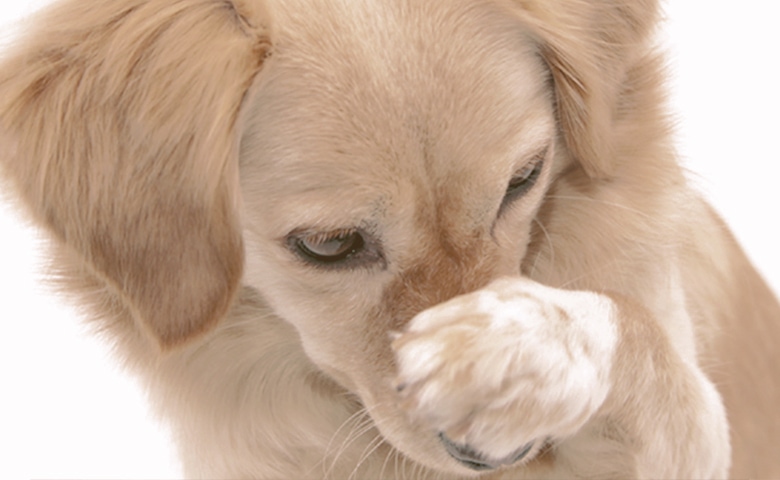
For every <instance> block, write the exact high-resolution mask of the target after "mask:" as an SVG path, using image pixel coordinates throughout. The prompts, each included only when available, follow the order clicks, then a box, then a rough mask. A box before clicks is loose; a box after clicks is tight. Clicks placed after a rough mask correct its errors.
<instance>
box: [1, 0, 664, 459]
mask: <svg viewBox="0 0 780 480" xmlns="http://www.w3.org/2000/svg"><path fill="white" fill-rule="evenodd" d="M264 3H267V4H268V5H263V8H261V4H264ZM655 10H656V5H655V2H654V1H650V0H648V1H633V2H621V1H617V0H597V1H592V2H581V1H579V0H555V1H547V0H545V1H541V0H540V1H531V0H529V1H524V0H523V1H521V0H514V1H510V0H457V1H450V0H447V1H438V0H437V1H428V0H426V1H416V0H403V1H400V2H373V1H371V2H346V1H344V2H340V1H337V2H318V1H306V0H300V1H284V2H283V1H270V0H269V1H268V2H262V1H260V0H257V1H251V0H240V1H239V0H233V1H231V2H227V1H224V0H220V1H216V0H198V1H193V2H170V1H167V0H127V1H122V2H84V1H71V2H66V3H64V4H62V5H60V6H59V7H58V10H54V11H52V12H51V13H50V14H49V17H48V18H47V19H46V20H45V21H43V22H41V23H42V25H45V26H46V28H47V30H46V31H45V32H39V33H37V34H32V35H31V36H29V39H28V43H26V44H25V45H24V46H23V48H21V50H20V53H19V54H17V55H16V56H15V57H13V58H11V59H10V60H9V61H7V62H6V63H5V66H4V68H3V70H2V73H0V128H1V129H2V130H1V131H2V133H3V134H4V137H5V145H6V150H5V153H4V155H5V156H4V157H3V159H2V160H3V166H4V171H5V173H6V176H7V177H8V178H10V179H11V180H12V181H13V183H14V185H15V187H16V190H17V191H18V193H19V195H20V196H21V197H22V198H23V199H24V200H25V203H26V205H27V206H28V207H29V210H30V211H31V212H32V214H33V215H34V216H35V217H36V218H37V219H38V220H39V221H40V222H41V223H42V224H43V225H45V226H46V227H47V228H48V230H49V231H50V232H51V233H52V234H53V236H54V238H55V239H56V240H58V241H59V242H60V243H61V244H62V245H65V246H66V248H67V249H69V250H70V251H71V252H72V254H73V255H76V256H78V257H79V258H80V259H81V260H82V262H83V267H84V268H85V269H87V270H88V271H89V274H90V275H94V276H96V277H98V278H100V279H102V281H103V282H104V283H105V285H106V286H107V287H108V288H110V289H112V291H114V292H115V293H117V294H118V295H119V296H120V297H121V298H122V299H123V302H124V305H125V307H126V308H128V309H130V310H131V311H132V312H133V314H134V317H135V319H136V322H137V324H138V326H139V327H140V328H141V329H142V330H143V331H145V332H146V333H147V334H148V336H149V337H150V338H153V339H155V340H156V341H157V342H158V343H159V344H160V345H161V346H162V347H163V348H164V349H171V348H175V347H177V346H179V345H181V344H186V343H188V342H197V341H201V340H199V339H202V335H201V334H202V333H203V332H206V331H208V330H210V329H211V327H212V326H214V325H216V324H217V323H218V322H219V321H220V319H221V318H222V317H224V315H225V314H226V311H227V309H228V308H229V306H230V304H231V303H232V302H233V300H234V293H235V292H236V290H237V289H238V287H239V285H240V284H242V283H243V284H245V285H248V286H250V287H253V288H255V289H256V290H257V291H259V292H260V294H261V295H262V296H263V297H264V298H265V299H266V300H267V301H268V303H269V304H270V305H271V307H272V308H273V310H274V311H275V312H276V313H277V314H278V316H279V317H281V318H282V319H284V320H285V321H287V322H289V323H290V324H292V325H293V326H294V327H295V328H296V329H297V331H298V332H299V334H300V337H301V340H302V344H303V348H304V350H305V351H306V353H307V354H308V356H309V357H310V358H311V359H312V360H313V362H314V363H315V364H316V365H317V366H318V367H320V368H321V369H322V370H323V371H325V372H327V373H328V374H330V375H331V376H332V377H333V378H334V379H335V380H336V381H338V382H339V383H341V384H342V385H343V386H345V387H346V388H348V389H349V390H351V391H352V392H354V393H356V394H357V395H359V397H360V398H361V400H362V402H363V403H364V404H365V406H366V407H367V409H368V410H369V412H370V413H371V415H372V417H373V418H374V420H375V422H376V424H377V425H378V427H379V428H380V430H381V431H382V432H383V434H384V435H385V437H386V438H387V439H388V440H390V441H391V443H393V444H394V445H395V446H396V447H397V448H399V449H400V450H402V451H403V452H405V453H406V454H408V455H410V456H411V457H413V458H415V459H418V460H419V461H421V462H424V463H427V464H429V465H431V466H435V467H438V468H444V469H449V470H455V471H460V472H461V473H462V472H463V471H464V470H463V467H461V466H459V465H458V464H457V463H455V462H454V461H452V460H451V459H449V458H448V457H447V455H446V453H445V451H444V450H443V449H442V448H441V445H440V444H439V442H438V440H437V437H436V435H435V432H434V433H432V432H428V431H425V429H424V427H423V426H419V425H415V424H414V423H413V422H410V421H409V420H408V419H406V418H405V416H404V415H403V414H402V413H401V411H400V410H399V409H398V408H397V406H396V405H395V404H394V402H393V401H392V400H391V399H393V398H394V392H393V384H392V383H393V377H394V371H395V367H394V360H393V357H392V354H391V348H390V343H391V334H392V333H393V332H396V331H400V330H401V329H403V327H404V325H405V323H406V322H408V321H409V319H410V318H411V317H412V316H414V315H415V314H416V313H418V312H420V311H422V310H424V309H426V308H428V307H430V306H432V305H435V304H437V303H440V302H442V301H445V300H447V299H449V298H451V297H453V296H455V295H458V294H462V293H467V292H470V291H473V290H475V289H477V288H480V287H481V286H483V285H485V284H487V283H488V282H489V281H491V280H492V279H495V278H497V277H499V276H502V275H519V274H521V271H520V270H521V263H522V262H523V259H524V257H525V256H526V251H527V248H528V245H529V242H531V233H532V229H533V228H534V227H533V222H534V218H535V215H536V213H537V211H538V209H539V207H540V204H541V203H542V199H543V197H544V193H545V191H546V189H547V188H548V186H549V185H550V183H551V182H552V181H553V179H554V178H556V177H557V176H559V175H560V174H561V172H563V171H564V170H577V171H579V172H580V176H581V178H582V179H588V178H589V179H591V180H592V181H596V180H598V181H604V179H608V178H609V177H610V176H611V175H612V174H613V172H614V170H615V169H616V168H619V166H618V165H617V164H618V162H617V160H616V155H615V151H616V149H618V148H619V145H617V144H616V142H615V140H614V139H613V136H614V128H615V122H616V117H617V116H620V115H624V114H625V112H623V111H622V109H623V108H624V107H626V105H625V104H626V102H628V99H629V98H630V94H631V88H630V87H631V85H629V80H628V79H629V78H634V77H636V76H634V77H632V74H631V72H630V70H631V69H632V68H634V66H635V63H636V62H637V60H638V59H639V58H640V56H641V55H644V54H645V53H646V51H645V50H644V45H645V44H646V42H647V36H648V33H649V30H650V27H651V25H652V24H653V23H654V22H653V19H654V17H655V15H656V11H655ZM634 79H635V80H636V78H634ZM636 81H641V79H640V80H636ZM583 181H588V180H583Z"/></svg>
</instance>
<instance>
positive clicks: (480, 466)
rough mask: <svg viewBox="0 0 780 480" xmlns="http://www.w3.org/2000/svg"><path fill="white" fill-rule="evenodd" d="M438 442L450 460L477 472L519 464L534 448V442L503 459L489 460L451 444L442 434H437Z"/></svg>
mask: <svg viewBox="0 0 780 480" xmlns="http://www.w3.org/2000/svg"><path fill="white" fill-rule="evenodd" d="M439 440H441V443H442V444H443V445H444V448H445V449H446V450H447V453H449V454H450V456H451V457H452V458H454V459H455V460H457V461H458V462H460V463H461V464H463V465H464V466H466V467H468V468H470V469H472V470H477V471H482V470H494V469H496V468H498V467H502V466H505V465H512V464H513V463H515V462H519V461H520V460H522V459H523V458H524V457H525V456H526V455H528V452H530V451H531V449H532V448H533V446H534V442H531V443H529V444H527V445H523V446H522V447H520V448H519V449H517V450H515V451H514V452H512V453H511V454H509V455H508V456H506V457H504V458H500V459H495V458H490V457H489V456H487V455H485V454H483V453H481V452H478V451H477V450H474V449H473V448H471V447H470V446H469V445H462V444H459V443H455V442H453V441H452V440H450V439H449V438H447V436H446V435H444V433H440V434H439Z"/></svg>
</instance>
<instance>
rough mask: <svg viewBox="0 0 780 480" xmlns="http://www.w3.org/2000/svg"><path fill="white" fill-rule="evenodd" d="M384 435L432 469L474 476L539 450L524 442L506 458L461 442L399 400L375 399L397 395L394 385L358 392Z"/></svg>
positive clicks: (414, 459) (501, 467) (519, 461)
mask: <svg viewBox="0 0 780 480" xmlns="http://www.w3.org/2000/svg"><path fill="white" fill-rule="evenodd" d="M358 397H360V398H361V402H362V403H363V405H364V406H365V408H366V411H368V413H369V415H370V416H371V418H372V420H373V421H374V424H375V425H376V427H377V429H378V430H379V432H380V434H381V435H382V437H383V438H384V439H385V441H386V442H387V443H389V444H390V445H391V446H392V447H393V448H394V449H396V450H398V451H399V452H401V453H402V454H403V455H404V456H406V457H408V458H409V459H410V460H412V461H414V462H416V463H419V464H421V465H423V466H425V467H427V468H428V469H430V470H431V471H432V472H431V473H433V472H436V473H442V474H455V475H458V476H459V477H475V476H478V475H480V474H484V473H486V472H489V471H494V470H499V469H503V468H507V467H509V466H511V465H516V464H520V463H523V462H524V461H525V460H527V459H528V458H531V456H533V455H534V454H535V452H536V451H537V450H538V448H537V445H536V444H529V445H523V446H520V448H518V450H517V451H515V452H513V453H512V455H511V456H510V457H511V458H509V457H506V458H495V457H494V456H492V455H490V454H489V453H486V452H477V451H475V450H473V449H470V448H469V447H468V446H467V445H459V444H456V443H455V442H453V441H451V440H449V439H448V438H447V437H446V436H445V435H444V434H442V433H441V432H438V431H436V430H435V429H434V428H432V427H431V426H430V425H428V424H427V423H426V422H424V421H421V420H419V419H414V418H411V417H410V416H409V415H408V414H407V413H406V412H405V411H404V410H403V408H402V407H401V405H400V400H398V401H390V402H388V401H387V400H383V401H374V399H376V398H382V399H388V398H396V392H395V391H393V390H392V388H388V391H385V392H379V393H373V394H371V393H367V392H365V391H364V392H362V394H358Z"/></svg>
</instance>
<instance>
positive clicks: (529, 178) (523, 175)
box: [501, 154, 545, 208]
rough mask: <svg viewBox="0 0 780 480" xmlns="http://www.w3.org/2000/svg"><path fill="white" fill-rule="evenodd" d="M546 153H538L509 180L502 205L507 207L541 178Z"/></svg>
mask: <svg viewBox="0 0 780 480" xmlns="http://www.w3.org/2000/svg"><path fill="white" fill-rule="evenodd" d="M544 157H545V154H541V155H538V156H537V157H536V158H535V159H534V160H533V161H531V162H530V163H529V164H528V165H526V166H525V167H523V169H522V170H520V171H519V172H518V173H517V175H515V176H514V177H513V178H512V180H510V181H509V186H508V187H507V189H506V193H505V194H504V200H503V202H502V204H501V207H502V208H503V207H505V206H506V205H508V204H509V203H511V202H512V201H513V200H515V199H516V198H519V197H522V196H523V195H525V194H526V193H527V192H528V190H530V189H531V187H533V186H534V184H535V183H536V180H538V179H539V175H541V173H542V167H544Z"/></svg>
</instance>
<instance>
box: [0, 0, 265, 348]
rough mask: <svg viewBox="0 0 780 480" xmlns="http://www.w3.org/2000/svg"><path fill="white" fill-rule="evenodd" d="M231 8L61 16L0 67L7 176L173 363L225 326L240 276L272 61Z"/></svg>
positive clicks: (236, 6)
mask: <svg viewBox="0 0 780 480" xmlns="http://www.w3.org/2000/svg"><path fill="white" fill-rule="evenodd" d="M255 3H257V2H243V1H241V0H234V1H228V0H187V1H183V0H125V1H121V2H120V1H108V0H102V1H101V0H70V1H66V2H61V3H60V4H59V5H58V6H57V7H55V8H54V9H52V10H50V11H48V12H47V13H46V14H45V15H44V16H41V17H38V18H37V19H36V20H35V21H36V25H39V27H36V30H35V31H33V32H31V33H30V34H29V35H28V36H27V38H24V39H23V43H21V44H20V48H19V49H18V50H17V51H16V52H15V54H14V55H13V56H12V57H10V58H8V59H7V60H6V61H4V63H3V64H2V65H0V131H2V132H3V136H4V138H3V142H4V151H3V154H2V157H0V166H2V167H3V173H4V174H5V176H6V177H7V179H9V180H10V181H11V184H12V185H14V186H15V190H16V193H17V194H18V195H19V196H20V197H21V199H22V200H23V204H25V205H26V206H27V207H28V210H29V211H30V212H31V213H32V215H33V217H34V218H35V219H37V220H38V222H39V223H41V224H42V225H43V226H44V227H45V228H46V229H47V230H48V231H49V232H50V233H51V234H52V235H53V237H54V238H55V240H57V241H58V242H59V243H60V244H62V245H64V246H65V247H66V248H67V249H69V250H70V251H71V252H73V253H75V255H77V256H78V257H79V258H81V259H82V260H83V265H84V267H85V268H87V269H88V270H89V272H90V273H91V274H92V275H94V276H96V277H98V278H99V279H101V280H102V281H103V282H105V284H106V285H107V286H108V287H110V288H112V289H113V290H114V291H115V293H117V294H119V296H120V297H121V298H122V299H123V300H124V303H125V304H126V306H127V307H128V308H129V309H130V311H132V312H133V314H134V316H135V317H136V319H137V321H138V322H139V324H140V325H141V326H142V327H143V328H144V329H145V330H146V331H147V332H148V333H150V334H151V335H152V336H153V337H154V338H156V339H157V340H158V341H159V343H160V344H161V346H163V347H164V348H170V347H172V346H175V345H177V344H180V343H182V342H184V341H186V340H187V339H189V338H191V337H193V336H194V335H197V334H199V333H201V332H204V331H206V330H208V329H209V328H210V327H211V326H213V325H215V324H216V322H217V321H218V320H219V319H220V318H221V317H222V316H223V315H224V314H225V312H226V310H227V309H228V307H229V306H230V303H231V302H232V299H233V296H234V294H235V292H236V291H237V289H238V284H239V281H240V279H241V275H242V268H243V261H244V258H243V245H242V240H241V236H240V229H239V218H238V209H237V206H238V202H239V198H238V197H239V194H238V189H237V182H238V171H237V168H238V166H237V155H238V152H237V149H238V142H239V138H238V137H239V132H238V131H237V130H238V129H239V126H238V124H239V122H240V112H241V107H242V104H243V103H244V102H245V97H246V95H247V91H248V90H249V88H250V85H251V84H252V81H253V79H254V77H255V75H256V73H257V72H258V71H259V70H260V68H261V65H262V62H263V60H264V59H265V57H266V56H267V54H268V51H269V41H268V37H267V31H266V27H265V26H264V22H265V21H266V17H265V15H264V14H263V12H260V11H258V10H257V7H254V6H252V5H254V4H255Z"/></svg>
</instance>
